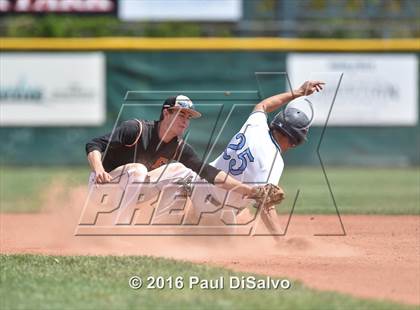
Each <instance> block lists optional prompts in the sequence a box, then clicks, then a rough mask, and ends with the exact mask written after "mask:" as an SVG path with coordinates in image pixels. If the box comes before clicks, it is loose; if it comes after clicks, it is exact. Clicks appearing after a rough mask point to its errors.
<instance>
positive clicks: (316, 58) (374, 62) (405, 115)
mask: <svg viewBox="0 0 420 310" xmlns="http://www.w3.org/2000/svg"><path fill="white" fill-rule="evenodd" d="M287 73H288V74H289V78H290V80H291V84H292V87H293V88H296V87H298V86H299V85H300V84H301V83H302V82H303V81H305V80H308V79H316V80H323V81H325V82H326V87H325V89H324V91H322V92H321V93H316V94H314V95H312V96H309V97H308V98H307V99H309V100H310V101H311V102H312V103H313V106H314V110H315V117H314V123H313V124H314V125H324V124H325V121H326V119H327V116H328V112H329V111H330V107H331V105H332V102H333V99H334V95H335V92H336V90H337V88H338V82H339V79H340V76H341V74H342V80H341V84H340V87H339V88H338V91H337V96H336V99H335V102H334V105H333V107H332V110H331V114H330V119H329V122H328V124H329V125H338V126H347V125H350V126H351V125H356V126H381V125H384V126H400V125H402V126H414V125H416V124H417V121H418V60H417V56H416V55H414V54H290V55H288V57H287ZM298 100H299V99H298ZM300 100H302V99H300Z"/></svg>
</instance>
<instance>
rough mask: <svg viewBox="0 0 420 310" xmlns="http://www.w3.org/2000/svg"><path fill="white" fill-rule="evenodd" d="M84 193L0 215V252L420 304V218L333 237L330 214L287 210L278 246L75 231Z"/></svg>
mask: <svg viewBox="0 0 420 310" xmlns="http://www.w3.org/2000/svg"><path fill="white" fill-rule="evenodd" d="M82 196H83V193H82V192H80V191H79V192H78V193H74V194H73V196H72V197H70V200H69V201H71V202H72V203H71V205H72V206H60V207H56V206H54V203H52V202H51V203H48V204H49V206H48V208H47V210H45V211H44V212H42V213H39V214H0V224H1V237H0V242H1V243H0V245H1V253H37V254H54V255H122V254H124V255H154V256H163V257H170V258H175V259H183V260H188V261H193V262H197V263H204V264H209V265H215V266H223V267H228V268H231V269H234V270H236V271H245V272H252V273H259V274H267V275H276V276H282V277H290V278H291V279H298V280H301V281H302V282H303V283H304V284H305V285H307V286H309V287H313V288H316V289H320V290H331V291H338V292H343V293H347V294H351V295H354V296H358V297H368V298H376V299H387V300H393V301H397V302H403V303H409V304H420V237H419V236H420V216H359V215H357V216H356V215H352V216H344V217H343V222H344V225H345V228H346V231H347V235H346V236H335V237H332V236H327V237H325V236H324V237H320V236H314V233H325V232H326V233H334V232H339V226H338V223H337V218H336V217H334V216H320V215H313V216H310V215H304V216H303V215H300V216H293V218H292V219H291V222H290V226H289V230H288V233H287V236H285V237H283V240H282V241H281V244H280V245H275V243H274V241H273V239H272V238H271V237H230V238H227V237H167V236H160V237H156V236H154V237H151V236H74V230H75V225H76V224H77V222H78V220H79V216H80V208H76V207H74V206H76V205H77V206H80V205H82V203H83V202H82V201H81V198H80V197H82ZM69 204H70V203H69ZM283 217H284V216H283ZM279 221H284V219H283V218H280V219H279ZM133 272H135V270H133Z"/></svg>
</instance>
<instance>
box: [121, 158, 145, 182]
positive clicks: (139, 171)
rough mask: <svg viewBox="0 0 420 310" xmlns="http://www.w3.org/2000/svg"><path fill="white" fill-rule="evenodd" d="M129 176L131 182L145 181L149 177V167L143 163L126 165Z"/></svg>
mask: <svg viewBox="0 0 420 310" xmlns="http://www.w3.org/2000/svg"><path fill="white" fill-rule="evenodd" d="M125 170H126V171H127V174H128V177H129V179H130V181H131V182H144V180H145V179H146V177H147V172H148V170H147V168H146V166H145V165H143V164H139V163H132V164H127V165H125Z"/></svg>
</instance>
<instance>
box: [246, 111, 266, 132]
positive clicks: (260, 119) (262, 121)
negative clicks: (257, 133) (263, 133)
mask: <svg viewBox="0 0 420 310" xmlns="http://www.w3.org/2000/svg"><path fill="white" fill-rule="evenodd" d="M248 126H252V127H261V128H263V129H264V130H267V129H268V124H267V114H266V113H265V112H262V111H254V112H252V113H251V114H250V115H249V116H248V119H247V120H246V122H245V123H244V125H243V126H242V129H241V131H243V130H244V129H245V127H248Z"/></svg>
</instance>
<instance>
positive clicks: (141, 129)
mask: <svg viewBox="0 0 420 310" xmlns="http://www.w3.org/2000/svg"><path fill="white" fill-rule="evenodd" d="M135 120H136V121H137V122H138V123H139V125H140V131H139V134H138V136H137V138H136V140H134V143H133V144H126V145H125V146H126V147H132V146H134V145H136V144H137V142H138V141H139V139H140V136H141V134H142V132H143V125H142V124H141V122H140V121H139V120H138V119H135Z"/></svg>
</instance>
